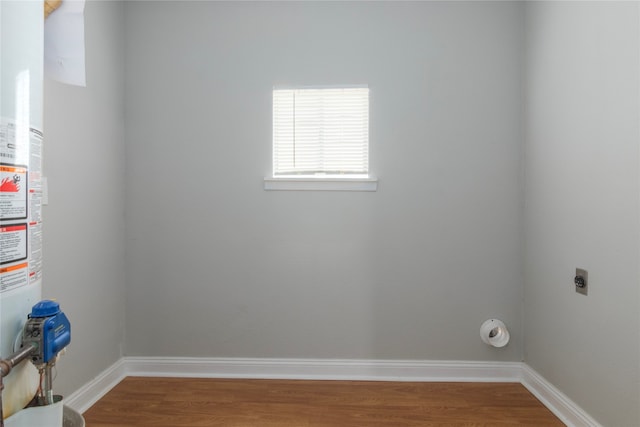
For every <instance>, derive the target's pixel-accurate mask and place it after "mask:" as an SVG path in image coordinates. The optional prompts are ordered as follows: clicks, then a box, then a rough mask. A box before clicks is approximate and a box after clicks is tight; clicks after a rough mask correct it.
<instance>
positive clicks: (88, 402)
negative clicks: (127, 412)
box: [65, 358, 127, 413]
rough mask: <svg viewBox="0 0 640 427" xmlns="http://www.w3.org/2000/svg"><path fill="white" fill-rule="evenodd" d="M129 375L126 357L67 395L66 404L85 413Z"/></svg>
mask: <svg viewBox="0 0 640 427" xmlns="http://www.w3.org/2000/svg"><path fill="white" fill-rule="evenodd" d="M126 376H127V361H126V359H125V358H122V359H120V360H118V361H117V362H116V363H114V364H113V365H111V366H110V367H108V368H107V369H106V370H104V371H103V372H102V373H101V374H100V375H98V376H97V377H95V378H94V379H93V380H91V381H89V382H88V383H87V384H85V385H83V386H82V387H80V388H79V389H78V390H76V391H75V392H73V393H71V394H70V395H69V396H66V397H65V405H66V406H69V407H70V408H72V409H75V410H76V411H78V412H80V413H83V412H84V411H86V410H87V409H89V408H90V407H91V406H93V404H94V403H96V402H97V401H98V400H100V399H101V398H102V396H104V395H105V394H107V393H108V392H109V390H111V389H112V388H114V387H115V386H116V385H118V383H119V382H120V381H122V380H123V379H124V378H125V377H126Z"/></svg>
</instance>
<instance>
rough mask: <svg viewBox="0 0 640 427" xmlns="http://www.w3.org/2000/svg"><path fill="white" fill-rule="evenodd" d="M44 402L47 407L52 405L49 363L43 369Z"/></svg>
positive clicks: (51, 380)
mask: <svg viewBox="0 0 640 427" xmlns="http://www.w3.org/2000/svg"><path fill="white" fill-rule="evenodd" d="M44 401H45V404H47V405H53V403H54V402H53V377H52V375H51V363H47V364H46V366H45V368H44Z"/></svg>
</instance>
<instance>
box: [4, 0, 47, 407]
mask: <svg viewBox="0 0 640 427" xmlns="http://www.w3.org/2000/svg"><path fill="white" fill-rule="evenodd" d="M43 28H44V16H43V3H42V1H35V0H1V1H0V44H1V46H0V77H1V82H0V84H1V86H0V98H1V104H0V243H1V245H0V246H1V247H0V356H3V357H4V356H6V355H9V354H11V353H13V352H14V351H15V350H16V345H17V344H16V337H18V336H19V335H20V334H21V331H22V330H23V328H24V325H25V323H26V321H27V315H28V314H29V313H30V312H31V310H32V307H33V306H34V305H35V304H36V303H37V302H38V301H40V300H41V296H42V195H43V182H42V136H43V134H42V105H43V103H42V95H43V87H42V84H43ZM17 375H21V371H19V370H16V372H12V373H10V374H9V376H8V377H7V378H5V390H4V392H3V396H4V397H5V399H4V401H5V402H3V403H5V405H8V404H10V403H9V402H7V399H6V397H7V396H8V395H10V394H11V393H12V387H14V386H15V384H16V378H15V377H16V376H17ZM18 382H20V381H18ZM5 405H3V406H5ZM5 416H8V414H5Z"/></svg>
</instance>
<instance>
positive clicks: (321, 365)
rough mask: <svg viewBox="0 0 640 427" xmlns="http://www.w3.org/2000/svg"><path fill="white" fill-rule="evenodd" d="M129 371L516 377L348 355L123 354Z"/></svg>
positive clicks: (507, 370)
mask: <svg viewBox="0 0 640 427" xmlns="http://www.w3.org/2000/svg"><path fill="white" fill-rule="evenodd" d="M127 366H128V367H129V369H128V372H129V375H131V376H150V377H204V378H269V379H310V380H372V381H446V382H454V381H460V382H493V381H500V382H519V381H520V370H521V368H520V363H517V362H457V361H419V360H352V359H347V360H344V359H217V358H214V359H206V358H172V357H167V358H156V357H151V358H145V357H129V358H127Z"/></svg>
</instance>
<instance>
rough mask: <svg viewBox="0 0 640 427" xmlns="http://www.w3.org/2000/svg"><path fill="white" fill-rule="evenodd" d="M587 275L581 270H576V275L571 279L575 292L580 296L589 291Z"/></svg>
mask: <svg viewBox="0 0 640 427" xmlns="http://www.w3.org/2000/svg"><path fill="white" fill-rule="evenodd" d="M588 278H589V273H587V270H583V269H582V268H576V275H575V277H574V278H573V283H574V284H575V285H576V292H577V293H579V294H582V295H587V292H588V291H589V280H588Z"/></svg>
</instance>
